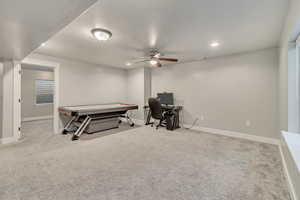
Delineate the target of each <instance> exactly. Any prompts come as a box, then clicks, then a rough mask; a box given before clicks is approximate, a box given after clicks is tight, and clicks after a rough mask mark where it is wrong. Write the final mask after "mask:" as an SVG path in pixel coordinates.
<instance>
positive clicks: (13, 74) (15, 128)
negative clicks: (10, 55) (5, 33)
mask: <svg viewBox="0 0 300 200" xmlns="http://www.w3.org/2000/svg"><path fill="white" fill-rule="evenodd" d="M20 70H21V65H20V63H19V62H15V61H5V62H4V63H3V80H2V81H3V82H2V83H3V84H2V87H3V97H2V139H1V141H2V143H9V142H13V141H16V140H18V139H19V137H20V130H19V128H20V127H21V104H20V102H19V101H20V98H21V89H20V88H21V74H20Z"/></svg>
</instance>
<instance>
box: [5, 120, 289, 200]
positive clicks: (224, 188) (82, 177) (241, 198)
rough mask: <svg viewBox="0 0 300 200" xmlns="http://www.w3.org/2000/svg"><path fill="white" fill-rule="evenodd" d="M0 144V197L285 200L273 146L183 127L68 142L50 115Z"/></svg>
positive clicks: (106, 134) (11, 199) (137, 130)
mask: <svg viewBox="0 0 300 200" xmlns="http://www.w3.org/2000/svg"><path fill="white" fill-rule="evenodd" d="M22 130H23V132H24V133H25V139H24V141H23V142H20V143H18V144H14V145H6V146H1V147H0V199H1V200H37V199H39V200H50V199H51V200H54V199H55V200H77V199H81V200H102V199H103V200H121V199H122V200H127V199H128V200H150V199H151V200H289V199H290V197H289V193H288V189H287V183H286V180H285V178H284V174H283V169H282V164H281V159H280V155H279V151H278V148H277V147H276V146H274V145H268V144H262V143H256V142H250V141H246V140H240V139H233V138H228V137H223V136H216V135H212V134H207V133H200V132H193V131H188V130H179V131H173V132H170V131H166V130H165V129H159V130H155V129H154V128H151V127H138V128H134V129H129V128H124V127H122V128H121V129H119V130H118V131H117V130H114V131H111V132H104V133H102V134H97V135H93V136H84V138H83V139H82V140H79V141H75V142H72V141H70V136H63V135H52V134H51V121H40V122H33V123H26V124H24V125H23V126H22Z"/></svg>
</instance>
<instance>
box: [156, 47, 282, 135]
mask: <svg viewBox="0 0 300 200" xmlns="http://www.w3.org/2000/svg"><path fill="white" fill-rule="evenodd" d="M277 52H278V51H277V49H268V50H262V51H257V52H253V53H248V54H239V55H234V56H227V57H220V58H215V59H211V60H206V61H203V62H194V63H187V64H178V65H175V66H170V67H165V68H159V69H154V70H153V71H152V94H153V96H155V95H156V93H157V92H164V91H166V92H173V93H174V96H175V103H176V104H179V105H180V104H182V105H183V106H184V111H183V116H184V119H183V121H184V123H186V124H192V122H193V121H194V120H195V119H196V118H197V117H198V118H201V116H203V118H204V120H199V122H198V124H197V126H201V127H208V128H215V129H224V130H230V131H237V132H242V133H247V134H252V135H258V136H264V137H270V138H278V137H279V134H278V127H277V115H278V112H277V70H278V60H277V57H278V54H277ZM246 120H250V122H251V126H249V127H247V126H246Z"/></svg>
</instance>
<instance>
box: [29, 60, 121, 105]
mask: <svg viewBox="0 0 300 200" xmlns="http://www.w3.org/2000/svg"><path fill="white" fill-rule="evenodd" d="M29 57H30V58H36V59H45V60H48V61H52V62H57V63H60V76H59V84H60V90H59V105H60V106H68V105H83V104H100V103H112V102H125V100H126V96H127V72H126V70H124V69H119V68H112V67H105V66H99V65H92V64H87V63H82V62H77V61H72V60H67V59H62V58H55V57H50V56H43V55H38V54H32V55H30V56H29Z"/></svg>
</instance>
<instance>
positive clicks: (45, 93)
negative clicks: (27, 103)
mask: <svg viewBox="0 0 300 200" xmlns="http://www.w3.org/2000/svg"><path fill="white" fill-rule="evenodd" d="M35 89H36V98H35V101H36V102H35V103H36V104H51V103H53V94H54V81H53V80H36V81H35Z"/></svg>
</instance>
